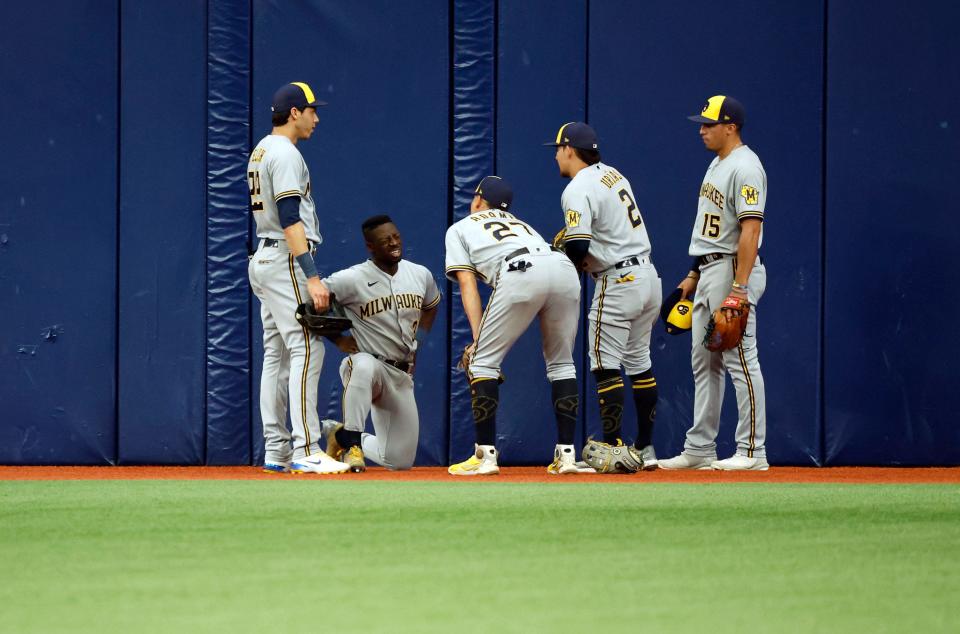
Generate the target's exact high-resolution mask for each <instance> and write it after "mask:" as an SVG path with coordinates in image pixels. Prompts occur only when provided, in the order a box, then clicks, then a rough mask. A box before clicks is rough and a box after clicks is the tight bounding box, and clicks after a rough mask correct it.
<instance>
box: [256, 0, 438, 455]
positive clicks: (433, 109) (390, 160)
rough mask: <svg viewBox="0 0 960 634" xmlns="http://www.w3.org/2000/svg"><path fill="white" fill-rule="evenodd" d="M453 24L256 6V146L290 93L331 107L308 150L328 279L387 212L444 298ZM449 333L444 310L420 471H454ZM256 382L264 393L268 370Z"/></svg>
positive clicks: (426, 379) (328, 383)
mask: <svg viewBox="0 0 960 634" xmlns="http://www.w3.org/2000/svg"><path fill="white" fill-rule="evenodd" d="M448 13H449V9H448V3H447V2H442V1H440V0H433V1H431V2H421V3H417V4H416V5H407V4H405V3H395V2H389V1H388V0H379V1H376V2H365V3H357V4H349V5H348V4H344V3H341V2H335V1H328V2H319V1H317V2H304V3H297V4H296V5H293V4H284V5H283V6H280V7H278V6H276V5H275V4H274V3H269V2H259V1H258V2H255V3H254V12H253V101H252V108H253V124H254V125H253V143H256V142H257V141H259V139H260V138H262V136H263V135H265V134H268V133H269V132H270V98H271V97H272V95H273V93H274V91H275V90H276V89H277V88H278V87H279V86H280V85H282V84H284V83H286V82H290V81H306V82H308V83H310V85H311V86H312V87H313V88H314V90H315V92H316V93H317V95H318V97H319V98H321V99H323V100H324V101H327V102H329V103H330V105H329V106H328V107H326V108H322V109H321V111H320V112H319V116H320V123H319V125H318V126H317V130H316V132H315V133H314V136H313V138H311V139H309V140H307V141H305V142H301V143H300V144H299V146H298V147H299V148H300V151H301V152H302V153H303V156H304V158H305V159H306V162H307V166H308V167H309V168H310V174H311V179H312V185H313V191H314V196H315V198H316V201H317V210H318V215H319V217H320V230H321V232H322V233H323V236H324V243H323V245H321V247H320V249H319V250H318V253H317V264H318V268H319V270H320V271H321V273H322V274H329V273H332V272H333V271H335V270H337V269H339V268H344V267H347V266H350V265H353V264H356V263H358V262H362V261H363V260H365V259H366V258H367V251H366V247H365V246H364V243H363V237H362V235H361V233H360V224H361V222H362V221H363V220H364V219H365V218H367V217H369V216H372V215H375V214H380V213H387V214H389V215H390V216H392V217H393V219H394V220H395V221H396V223H397V226H398V227H399V229H400V231H401V233H402V234H403V236H404V239H405V248H404V257H406V258H407V259H409V260H411V261H413V262H417V263H419V264H422V265H424V266H426V267H428V268H429V269H430V270H431V271H434V272H435V273H436V275H437V279H438V281H439V282H440V284H441V288H444V285H443V282H442V270H443V249H442V244H443V236H444V232H445V230H446V222H447V188H448V185H447V182H448V169H447V164H448V147H449V123H448V113H447V104H448V103H449V89H448V86H449V81H448V73H449V53H448V49H449V40H448V29H449V25H448ZM398 34H403V37H402V38H399V37H398ZM409 34H415V37H413V36H411V37H407V35H409ZM305 43H306V44H308V46H306V45H305ZM401 43H402V45H401ZM447 299H448V298H444V301H447ZM254 305H255V308H254V320H255V321H259V318H258V316H257V315H258V314H259V313H258V312H257V311H259V305H258V304H257V303H256V302H254ZM258 327H259V326H258ZM446 330H447V324H446V319H445V318H444V309H441V315H440V316H439V317H438V319H437V321H436V322H435V325H434V333H435V334H434V335H433V336H431V337H430V338H429V339H428V341H427V345H426V346H425V347H424V350H423V352H422V353H421V354H420V356H419V358H418V359H417V373H416V394H417V402H418V405H419V408H420V414H421V415H420V427H421V443H420V449H419V453H418V461H419V462H420V463H421V464H425V463H431V464H440V463H445V462H446V460H447V431H446V430H447V420H446V417H445V415H444V412H445V411H446V409H447V405H446V404H447V401H448V395H447V391H446V367H447V347H446V341H445V337H444V333H445V332H446ZM255 336H256V337H259V336H260V335H259V332H257V334H256V335H255ZM255 354H261V353H258V352H255ZM341 358H342V355H341V354H340V353H339V352H338V351H336V349H335V348H334V347H333V346H330V345H328V346H327V353H326V359H325V361H324V369H323V373H322V375H321V378H320V388H319V389H320V397H319V410H320V413H321V416H326V415H328V414H330V415H333V416H334V417H336V418H339V417H340V413H339V412H340V408H339V403H337V402H335V401H334V400H332V399H331V400H325V399H327V397H328V396H329V395H331V394H336V393H338V392H339V381H340V379H339V372H338V369H339V364H340V360H341ZM257 364H258V365H259V361H258V362H257ZM254 376H255V384H256V383H258V382H259V376H260V374H259V371H257V372H256V374H255V375H254ZM254 394H256V389H255V391H254ZM254 407H255V408H256V397H254ZM257 419H259V416H257ZM255 433H257V432H255ZM254 441H255V442H256V441H257V439H254Z"/></svg>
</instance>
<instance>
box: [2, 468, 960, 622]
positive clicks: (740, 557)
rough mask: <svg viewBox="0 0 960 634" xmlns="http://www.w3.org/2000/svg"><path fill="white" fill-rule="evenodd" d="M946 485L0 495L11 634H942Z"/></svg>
mask: <svg viewBox="0 0 960 634" xmlns="http://www.w3.org/2000/svg"><path fill="white" fill-rule="evenodd" d="M958 501H960V487H957V486H950V485H933V486H929V485H883V486H870V485H852V486H850V485H792V484H785V485H764V484H730V485H709V486H701V485H678V484H662V485H649V486H637V485H616V484H602V483H599V484H562V483H554V484H539V485H537V484H525V485H515V484H499V483H496V482H482V483H473V482H456V483H435V482H420V483H412V482H405V483H392V482H362V481H353V482H351V481H347V480H337V481H327V482H324V481H319V480H316V479H314V480H303V479H288V480H278V481H269V482H262V481H249V482H230V481H227V482H224V481H219V482H213V481H99V482H98V481H87V482H0V569H2V570H4V571H5V574H4V582H3V583H2V584H0V623H3V626H2V627H0V629H2V630H6V631H11V632H98V633H102V632H115V631H127V630H131V631H137V632H138V634H139V633H148V632H169V631H172V630H174V629H178V630H182V631H191V632H197V631H210V632H220V631H224V632H225V631H229V632H264V631H266V630H275V629H278V628H283V629H287V628H291V627H293V628H295V627H306V626H310V627H311V628H313V627H315V626H322V627H320V629H321V631H325V630H327V629H329V628H332V627H333V626H335V625H336V626H339V631H342V632H353V631H367V632H448V631H450V630H451V629H453V628H457V627H466V626H470V625H471V624H472V625H473V626H475V627H481V628H482V629H488V630H491V631H499V632H542V631H551V632H577V631H583V630H591V629H597V628H603V629H607V628H608V627H609V628H614V629H630V630H635V629H650V628H656V629H659V630H662V631H665V632H673V631H691V630H703V629H719V631H732V630H735V629H747V628H749V629H756V628H757V627H758V626H759V627H762V628H763V629H766V630H771V631H798V632H799V631H811V630H819V631H856V630H864V629H867V628H869V629H870V630H873V631H877V632H884V631H891V632H893V631H901V630H903V629H906V628H907V627H910V628H911V629H912V628H922V629H924V630H926V631H949V630H950V629H951V628H952V625H953V610H952V609H951V607H952V606H953V605H954V604H956V601H957V598H958V597H960V577H958V575H957V573H956V572H955V571H956V570H957V568H958V564H960V505H958Z"/></svg>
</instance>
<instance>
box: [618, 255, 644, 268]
mask: <svg viewBox="0 0 960 634" xmlns="http://www.w3.org/2000/svg"><path fill="white" fill-rule="evenodd" d="M638 264H640V260H639V258H637V256H633V257H632V258H627V259H626V260H622V261H620V262H617V263H616V264H614V266H615V267H616V268H618V269H625V268H627V267H628V266H637V265H638Z"/></svg>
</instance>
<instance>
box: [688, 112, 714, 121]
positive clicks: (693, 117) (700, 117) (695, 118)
mask: <svg viewBox="0 0 960 634" xmlns="http://www.w3.org/2000/svg"><path fill="white" fill-rule="evenodd" d="M687 119H690V120H691V121H695V122H697V123H720V122H719V121H717V120H716V119H708V118H706V117H702V116H700V115H698V114H697V115H693V116H692V117H687Z"/></svg>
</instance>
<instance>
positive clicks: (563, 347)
mask: <svg viewBox="0 0 960 634" xmlns="http://www.w3.org/2000/svg"><path fill="white" fill-rule="evenodd" d="M446 248H447V254H446V274H447V277H449V278H450V279H451V280H454V281H455V280H456V272H457V271H472V272H473V273H475V274H476V275H477V276H478V277H479V278H480V279H481V280H483V281H484V282H486V283H487V284H489V285H490V286H492V287H493V289H494V290H493V293H491V295H490V299H489V300H488V301H487V306H486V309H485V310H484V313H483V319H482V320H481V322H480V331H479V333H478V335H477V348H476V352H475V353H474V356H473V360H472V361H471V363H470V368H469V371H470V375H471V376H473V377H475V378H489V379H493V378H497V377H498V376H499V375H500V367H501V364H502V363H503V360H504V358H505V357H506V356H507V353H508V352H509V351H510V348H512V347H513V344H514V343H515V342H516V340H517V339H518V338H519V337H520V335H521V334H523V332H524V331H526V329H527V327H528V326H529V325H530V323H531V322H532V321H533V320H534V318H536V317H539V318H540V325H541V328H540V333H541V336H542V337H543V356H544V360H545V361H546V364H547V378H548V379H549V380H550V381H556V380H560V379H575V378H576V376H577V375H576V368H575V367H574V365H573V344H574V340H575V339H576V336H577V322H578V319H579V312H580V277H579V275H578V274H577V272H576V270H575V269H574V267H573V264H572V263H571V262H570V259H569V258H567V256H565V255H563V254H562V253H558V252H556V251H554V250H552V249H551V247H550V246H549V245H548V244H547V243H546V242H544V240H543V238H542V237H540V234H539V233H537V232H536V231H535V230H534V229H533V228H532V227H530V225H528V224H527V223H525V222H523V221H522V220H519V219H518V218H516V217H515V216H514V215H513V214H511V213H508V212H505V211H496V210H485V211H479V212H476V213H473V214H470V215H469V216H467V217H466V218H463V219H461V220H459V221H458V222H456V223H454V224H453V225H452V226H451V227H450V228H449V229H447V236H446Z"/></svg>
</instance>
